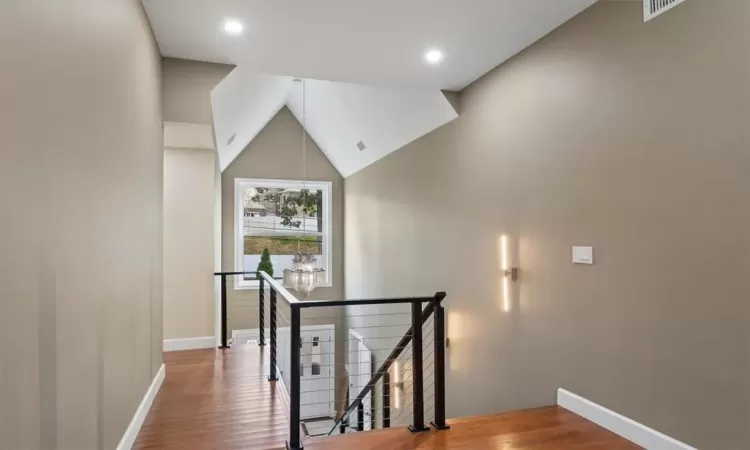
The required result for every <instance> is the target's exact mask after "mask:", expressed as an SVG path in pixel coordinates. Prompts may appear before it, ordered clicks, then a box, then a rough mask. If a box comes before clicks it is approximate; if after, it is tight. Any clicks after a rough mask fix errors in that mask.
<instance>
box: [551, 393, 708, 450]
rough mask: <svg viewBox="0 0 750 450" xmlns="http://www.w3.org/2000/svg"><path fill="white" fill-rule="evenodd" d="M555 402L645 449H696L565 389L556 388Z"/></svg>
mask: <svg viewBox="0 0 750 450" xmlns="http://www.w3.org/2000/svg"><path fill="white" fill-rule="evenodd" d="M557 404H558V405H560V406H561V407H563V408H565V409H567V410H569V411H572V412H574V413H576V414H578V415H579V416H581V417H583V418H585V419H587V420H590V421H591V422H594V423H595V424H597V425H599V426H600V427H602V428H606V429H607V430H609V431H611V432H613V433H615V434H618V435H620V436H622V437H624V438H625V439H627V440H629V441H631V442H633V443H634V444H636V445H639V446H641V447H643V448H645V449H646V450H697V449H696V448H695V447H691V446H689V445H687V444H683V443H682V442H680V441H678V440H676V439H673V438H671V437H669V436H667V435H665V434H662V433H659V432H658V431H656V430H653V429H651V428H649V427H647V426H645V425H643V424H640V423H638V422H636V421H634V420H632V419H628V418H627V417H625V416H623V415H621V414H618V413H616V412H614V411H611V410H609V409H607V408H605V407H603V406H600V405H597V404H596V403H594V402H592V401H589V400H586V399H585V398H583V397H580V396H578V395H576V394H573V393H572V392H569V391H566V390H565V389H558V390H557Z"/></svg>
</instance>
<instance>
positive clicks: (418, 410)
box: [409, 301, 428, 433]
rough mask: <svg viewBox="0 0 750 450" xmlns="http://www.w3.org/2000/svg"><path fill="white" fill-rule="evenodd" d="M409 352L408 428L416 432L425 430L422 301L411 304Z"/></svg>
mask: <svg viewBox="0 0 750 450" xmlns="http://www.w3.org/2000/svg"><path fill="white" fill-rule="evenodd" d="M411 327H412V333H413V335H412V340H411V354H412V375H411V376H412V408H413V412H414V422H413V423H412V424H411V425H409V430H410V431H412V432H414V433H416V432H420V431H427V430H428V428H426V427H425V426H424V373H423V372H422V302H421V301H415V302H413V303H412V304H411Z"/></svg>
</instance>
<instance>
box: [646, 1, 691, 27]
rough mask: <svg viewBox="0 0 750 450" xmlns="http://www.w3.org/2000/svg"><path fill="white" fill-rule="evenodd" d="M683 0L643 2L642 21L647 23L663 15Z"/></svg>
mask: <svg viewBox="0 0 750 450" xmlns="http://www.w3.org/2000/svg"><path fill="white" fill-rule="evenodd" d="M684 1H685V0H643V21H644V22H648V21H649V20H651V19H653V18H654V17H656V16H658V15H659V14H663V13H665V12H667V11H669V10H670V9H672V8H674V7H675V6H677V5H679V4H680V3H683V2H684Z"/></svg>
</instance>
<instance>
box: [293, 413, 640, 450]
mask: <svg viewBox="0 0 750 450" xmlns="http://www.w3.org/2000/svg"><path fill="white" fill-rule="evenodd" d="M448 423H449V425H450V427H451V428H450V430H446V431H435V430H431V431H429V432H424V433H417V434H412V433H411V432H410V431H408V430H404V429H398V428H390V429H385V430H376V431H371V432H367V433H353V434H347V435H345V436H334V437H327V438H313V439H310V440H309V441H307V442H306V443H305V450H350V449H357V450H368V449H370V450H375V449H378V450H385V449H387V450H407V449H408V450H413V449H451V450H479V449H497V450H532V449H533V450H634V449H640V447H638V446H636V445H635V444H632V443H631V442H629V441H626V440H624V439H622V438H621V437H619V436H617V435H616V434H614V433H611V432H610V431H607V430H605V429H604V428H601V427H599V426H598V425H596V424H594V423H592V422H589V421H588V420H586V419H584V418H582V417H580V416H577V415H575V414H573V413H572V412H570V411H567V410H565V409H563V408H560V407H557V406H551V407H547V408H539V409H532V410H527V411H518V412H513V413H508V414H497V415H490V416H479V417H469V418H463V419H454V420H449V421H448Z"/></svg>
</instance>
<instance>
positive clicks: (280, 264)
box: [234, 178, 331, 289]
mask: <svg viewBox="0 0 750 450" xmlns="http://www.w3.org/2000/svg"><path fill="white" fill-rule="evenodd" d="M234 186H235V195H234V197H235V207H234V208H235V214H234V216H235V255H236V261H235V268H236V270H237V271H238V272H252V271H255V270H256V269H257V268H258V263H259V262H260V257H261V254H262V253H263V249H266V248H267V249H268V251H269V253H270V254H271V262H272V263H273V276H274V278H279V279H280V278H282V277H283V276H284V269H291V268H292V259H293V258H294V254H295V253H298V252H303V253H312V254H314V255H317V256H316V257H317V260H318V261H317V262H318V266H319V267H320V268H322V269H325V271H326V272H325V274H326V282H325V284H324V285H323V286H330V285H331V183H330V182H320V181H308V182H307V183H304V184H303V183H302V181H287V180H262V179H240V178H238V179H235V183H234ZM303 217H304V219H303ZM257 287H258V280H257V279H255V276H254V275H246V276H242V277H239V276H238V277H235V288H236V289H250V288H257Z"/></svg>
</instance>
